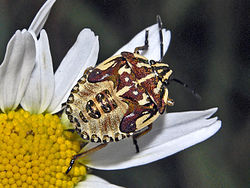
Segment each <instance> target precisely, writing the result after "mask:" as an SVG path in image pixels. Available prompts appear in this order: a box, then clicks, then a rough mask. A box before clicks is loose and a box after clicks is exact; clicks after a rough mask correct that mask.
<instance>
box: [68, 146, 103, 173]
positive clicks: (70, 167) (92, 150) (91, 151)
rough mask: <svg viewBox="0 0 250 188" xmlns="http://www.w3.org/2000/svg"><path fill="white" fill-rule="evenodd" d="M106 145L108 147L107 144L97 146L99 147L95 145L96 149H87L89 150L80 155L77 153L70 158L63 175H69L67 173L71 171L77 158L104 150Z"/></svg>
mask: <svg viewBox="0 0 250 188" xmlns="http://www.w3.org/2000/svg"><path fill="white" fill-rule="evenodd" d="M107 145H108V143H105V144H99V145H97V146H96V147H93V148H91V149H89V150H87V151H84V152H82V153H78V154H77V155H74V156H73V157H72V159H71V161H70V163H69V168H68V169H67V171H66V172H65V173H66V174H68V173H69V171H70V170H71V169H72V167H73V165H74V163H75V161H76V160H77V159H79V158H81V157H84V156H85V155H87V154H90V153H93V152H95V151H98V150H100V149H102V148H104V147H105V146H107Z"/></svg>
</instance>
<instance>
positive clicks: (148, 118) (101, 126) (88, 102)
mask: <svg viewBox="0 0 250 188" xmlns="http://www.w3.org/2000/svg"><path fill="white" fill-rule="evenodd" d="M157 22H158V25H159V36H160V53H161V59H160V61H154V60H148V59H147V58H145V57H143V56H141V55H140V54H139V51H140V50H147V48H148V35H149V32H148V31H146V32H145V44H144V46H140V47H137V48H135V50H134V53H131V52H122V53H121V54H120V55H117V56H113V57H111V58H109V59H107V60H105V61H104V62H102V63H100V64H99V65H97V66H96V67H95V68H88V69H87V70H86V71H85V73H84V75H83V76H82V78H81V79H80V80H79V81H78V83H77V84H76V85H75V86H74V87H73V89H72V91H71V94H70V96H69V98H68V100H67V102H66V107H65V113H66V114H67V116H68V119H69V120H70V122H71V123H72V125H73V127H74V128H75V130H76V131H77V133H78V134H79V135H80V136H81V137H82V138H83V139H84V140H88V141H90V142H95V143H100V145H98V146H96V147H94V148H92V149H90V150H87V151H85V152H84V153H80V154H78V155H75V156H74V157H73V159H72V160H71V162H70V167H69V168H68V170H67V172H66V173H68V172H69V171H70V169H71V168H72V166H73V164H74V161H75V160H76V159H77V158H79V157H82V156H84V155H86V154H87V153H90V152H93V151H96V150H99V149H101V148H102V147H104V146H106V145H107V144H108V143H109V142H117V141H120V140H122V139H124V138H126V137H130V136H132V137H133V140H134V144H135V145H136V151H137V152H139V147H138V145H137V142H136V138H138V137H139V136H141V135H144V134H145V133H147V132H148V131H149V130H150V129H151V126H152V123H153V122H154V121H155V120H156V119H157V118H158V117H159V115H160V114H163V113H164V112H165V111H166V107H167V106H168V105H169V106H172V105H173V100H172V99H170V98H169V97H168V89H167V84H168V82H169V80H170V75H171V74H172V70H171V69H170V68H169V66H168V65H167V64H166V63H164V62H161V60H162V57H163V36H162V22H161V19H160V17H159V16H157Z"/></svg>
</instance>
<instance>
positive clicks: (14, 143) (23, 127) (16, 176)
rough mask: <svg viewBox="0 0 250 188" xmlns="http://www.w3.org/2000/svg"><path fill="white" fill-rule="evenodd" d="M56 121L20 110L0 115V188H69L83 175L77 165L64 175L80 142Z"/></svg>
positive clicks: (83, 168) (80, 167)
mask: <svg viewBox="0 0 250 188" xmlns="http://www.w3.org/2000/svg"><path fill="white" fill-rule="evenodd" d="M72 134H73V133H70V132H67V131H64V129H63V125H62V124H61V122H60V119H59V117H58V116H56V115H51V114H46V115H43V114H30V113H29V112H27V111H24V110H22V109H21V110H18V111H10V112H9V113H7V114H3V113H1V114H0V187H30V186H36V187H37V186H38V185H39V186H41V187H49V186H52V187H53V186H56V187H73V186H74V185H75V184H77V183H78V182H79V181H80V180H82V179H83V178H84V176H85V175H86V168H85V167H84V166H82V165H80V164H78V163H76V164H75V165H74V168H72V170H71V171H70V172H69V174H68V175H66V174H65V172H66V170H67V168H68V165H69V162H70V160H71V158H72V156H73V155H75V154H77V153H78V152H79V151H80V143H79V142H78V141H72V139H70V138H71V137H72Z"/></svg>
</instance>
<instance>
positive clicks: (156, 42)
mask: <svg viewBox="0 0 250 188" xmlns="http://www.w3.org/2000/svg"><path fill="white" fill-rule="evenodd" d="M146 30H148V31H149V33H148V44H149V47H148V50H144V51H140V54H141V55H143V56H145V57H146V58H148V59H153V60H155V61H158V60H160V59H161V57H160V35H159V27H158V24H154V25H152V26H150V27H148V28H146V29H144V30H142V31H141V32H140V33H138V34H137V35H136V36H135V37H134V38H133V39H132V40H131V41H130V42H129V43H127V44H126V45H125V46H123V47H122V48H121V49H119V50H118V51H117V52H116V53H115V54H114V55H119V54H120V53H121V52H124V51H128V52H134V49H135V48H136V47H138V46H143V45H144V42H145V32H146ZM162 33H163V52H164V53H163V54H165V53H166V52H167V49H168V46H169V43H170V38H171V34H170V31H169V30H166V29H165V28H164V29H162Z"/></svg>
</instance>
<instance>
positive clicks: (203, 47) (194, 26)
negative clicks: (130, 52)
mask: <svg viewBox="0 0 250 188" xmlns="http://www.w3.org/2000/svg"><path fill="white" fill-rule="evenodd" d="M43 2H44V1H43V0H36V1H34V0H9V1H8V0H0V48H1V50H0V57H1V58H2V59H3V56H4V53H5V47H6V44H7V42H8V40H9V39H10V37H11V36H12V35H13V33H14V32H15V30H17V29H22V28H27V27H28V26H29V24H30V23H31V21H32V19H33V17H34V16H35V14H36V12H37V11H38V10H39V8H40V7H41V5H42V4H43ZM248 8H249V1H247V0H234V1H233V0H210V1H208V0H158V1H157V0H144V1H143V0H130V1H122V0H92V1H91V0H71V1H69V0H58V1H57V3H56V4H55V5H54V7H53V9H52V12H51V15H50V17H49V19H48V22H47V24H46V25H45V29H46V30H47V33H48V36H49V40H50V45H51V51H52V56H53V61H54V63H55V64H54V66H55V69H56V68H57V67H58V64H59V63H60V61H61V60H62V58H63V57H64V55H65V54H66V52H67V51H68V50H69V48H70V47H71V46H72V44H73V43H74V41H75V40H76V37H77V35H78V33H79V32H80V31H81V29H83V28H86V27H88V28H91V29H92V30H93V31H94V32H95V33H96V34H97V35H98V36H99V40H100V52H99V60H98V61H99V62H101V61H102V60H104V59H106V58H108V57H109V56H111V55H112V54H113V53H114V52H115V51H116V50H118V49H119V48H120V47H122V46H123V45H124V44H126V42H128V41H129V40H130V39H131V38H132V37H133V36H134V35H135V34H137V33H138V32H139V31H141V30H142V29H144V28H145V27H147V26H149V25H152V24H154V23H155V22H156V21H155V17H156V15H157V14H159V15H161V18H162V21H163V23H164V26H165V27H167V28H168V29H169V30H171V32H172V40H171V43H170V48H169V50H168V52H167V54H166V56H165V58H164V61H165V62H167V63H168V64H170V66H171V67H172V69H173V70H174V74H175V77H177V78H179V79H181V80H183V81H185V82H186V83H188V84H189V85H190V86H191V87H192V88H196V90H197V92H198V93H199V94H200V95H201V96H202V100H201V101H199V100H197V99H196V98H195V97H194V96H193V95H192V94H191V93H190V92H189V91H188V90H187V89H185V88H183V87H182V86H180V85H178V84H175V83H172V84H170V86H169V87H170V91H169V93H170V97H172V98H173V99H174V100H175V106H174V107H171V108H169V111H182V110H198V109H200V110H201V109H207V108H210V107H215V106H217V107H219V111H218V112H217V114H216V115H218V116H219V118H220V119H221V120H222V122H223V126H222V128H221V130H220V131H219V132H218V133H217V134H216V135H215V136H213V137H211V138H210V139H209V140H207V141H205V142H202V143H201V144H198V145H196V146H193V147H191V148H189V149H186V150H185V151H182V152H180V153H177V154H175V155H173V156H170V157H168V158H165V159H163V160H160V161H157V162H154V163H152V164H148V165H145V166H141V167H136V168H131V169H127V170H119V171H97V170H95V171H93V173H94V174H96V175H99V176H101V177H102V178H105V179H107V180H108V181H110V182H112V183H114V184H118V185H122V186H126V187H247V185H248V183H249V174H250V173H249V172H250V171H249V166H250V165H249V123H250V116H249V112H250V91H249V86H250V66H249V63H250V62H249V59H250V58H249V44H250V41H249V36H250V32H249V25H250V23H249V20H250V19H249V15H248V11H247V9H248Z"/></svg>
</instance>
